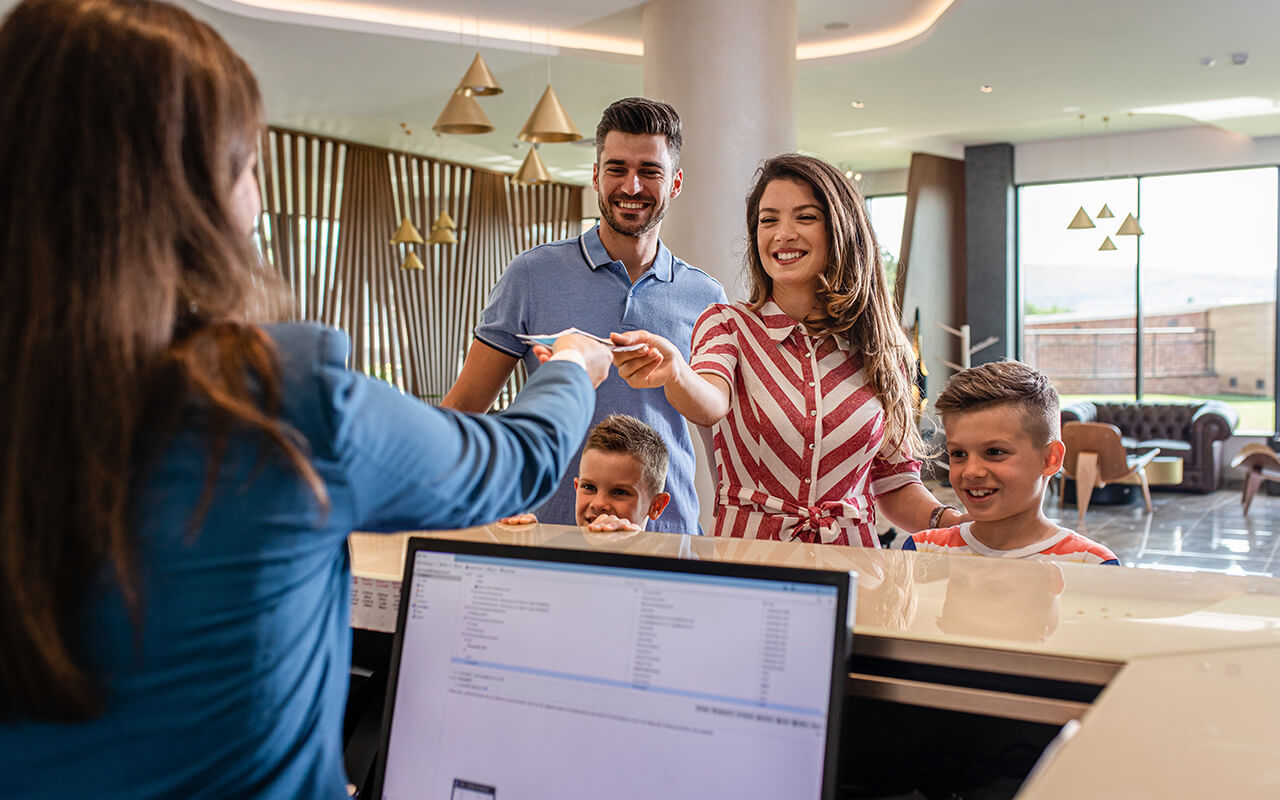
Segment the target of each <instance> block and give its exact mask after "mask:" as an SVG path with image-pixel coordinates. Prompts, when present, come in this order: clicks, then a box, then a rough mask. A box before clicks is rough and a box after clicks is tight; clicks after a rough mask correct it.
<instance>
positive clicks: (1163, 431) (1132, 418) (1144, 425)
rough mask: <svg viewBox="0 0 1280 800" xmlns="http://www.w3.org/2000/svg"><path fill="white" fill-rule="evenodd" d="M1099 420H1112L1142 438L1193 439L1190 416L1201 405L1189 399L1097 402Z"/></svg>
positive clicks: (1114, 423)
mask: <svg viewBox="0 0 1280 800" xmlns="http://www.w3.org/2000/svg"><path fill="white" fill-rule="evenodd" d="M1095 408H1097V409H1098V422H1109V423H1111V424H1112V425H1115V426H1116V427H1117V428H1119V429H1120V430H1121V431H1122V432H1123V433H1124V435H1125V436H1131V437H1133V438H1134V439H1138V440H1139V441H1144V440H1147V439H1175V440H1178V441H1191V417H1192V416H1194V415H1195V413H1196V411H1197V410H1199V408H1200V406H1199V405H1191V404H1189V403H1143V404H1142V405H1138V404H1137V403H1097V404H1095Z"/></svg>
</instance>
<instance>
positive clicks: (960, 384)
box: [933, 361, 1059, 446]
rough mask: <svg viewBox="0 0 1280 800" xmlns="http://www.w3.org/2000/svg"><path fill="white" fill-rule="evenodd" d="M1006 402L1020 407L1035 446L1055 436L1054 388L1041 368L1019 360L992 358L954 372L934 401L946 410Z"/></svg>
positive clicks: (975, 408) (967, 409)
mask: <svg viewBox="0 0 1280 800" xmlns="http://www.w3.org/2000/svg"><path fill="white" fill-rule="evenodd" d="M1004 404H1009V405H1013V406H1017V407H1018V408H1019V409H1020V410H1021V411H1022V416H1023V422H1024V426H1025V428H1026V431H1027V433H1028V434H1029V435H1030V436H1031V438H1032V440H1033V441H1034V442H1035V443H1036V445H1037V446H1044V445H1046V444H1048V443H1049V442H1051V441H1053V440H1054V439H1057V438H1058V435H1059V434H1058V427H1059V421H1058V392H1057V390H1056V389H1054V388H1053V384H1052V383H1050V382H1049V379H1048V378H1047V377H1045V375H1044V373H1043V372H1040V371H1039V370H1037V369H1035V368H1034V367H1029V366H1027V365H1026V364H1023V363H1022V362H1021V361H996V362H993V363H990V364H983V365H982V366H979V367H971V368H969V369H966V370H964V371H963V372H957V373H956V374H955V375H952V376H951V380H949V381H947V385H946V387H944V388H943V390H942V392H941V393H940V394H939V395H938V399H937V400H936V401H934V404H933V407H934V408H935V409H937V410H938V413H939V414H941V415H942V420H943V422H946V419H947V414H950V413H962V412H965V411H977V410H979V409H983V408H989V407H991V406H997V405H1004Z"/></svg>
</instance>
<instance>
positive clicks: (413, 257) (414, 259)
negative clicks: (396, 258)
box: [400, 250, 426, 269]
mask: <svg viewBox="0 0 1280 800" xmlns="http://www.w3.org/2000/svg"><path fill="white" fill-rule="evenodd" d="M400 269H426V267H425V266H423V264H422V259H420V258H418V254H417V253H415V252H413V251H412V250H410V251H409V255H407V256H405V257H404V263H403V264H401V265H400Z"/></svg>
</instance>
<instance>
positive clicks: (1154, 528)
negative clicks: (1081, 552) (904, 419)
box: [892, 486, 1280, 576]
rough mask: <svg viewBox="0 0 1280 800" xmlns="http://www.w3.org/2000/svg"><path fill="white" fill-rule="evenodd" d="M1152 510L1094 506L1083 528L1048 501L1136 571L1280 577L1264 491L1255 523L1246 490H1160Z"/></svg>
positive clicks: (1069, 510) (1279, 525)
mask: <svg viewBox="0 0 1280 800" xmlns="http://www.w3.org/2000/svg"><path fill="white" fill-rule="evenodd" d="M930 488H931V489H932V490H933V492H934V494H935V495H937V497H938V499H939V500H941V501H942V502H944V503H953V504H955V505H957V506H958V505H960V504H959V502H958V501H957V500H956V496H955V492H953V491H952V490H951V489H950V488H947V487H938V486H931V487H930ZM1151 504H1152V506H1153V507H1154V511H1153V512H1152V513H1150V514H1148V513H1147V510H1146V507H1145V506H1143V504H1142V498H1141V495H1139V496H1138V498H1137V502H1136V503H1134V504H1132V505H1127V506H1114V505H1097V504H1091V505H1090V506H1089V513H1088V514H1087V515H1086V517H1085V522H1084V524H1083V525H1081V524H1079V521H1078V518H1077V515H1076V507H1075V505H1074V504H1071V503H1068V504H1067V505H1065V506H1063V505H1060V504H1059V500H1058V496H1057V495H1056V494H1055V495H1052V496H1050V497H1048V498H1046V500H1045V512H1046V513H1047V514H1048V516H1049V518H1050V519H1053V520H1055V521H1057V522H1059V523H1060V524H1062V525H1063V526H1065V527H1068V528H1072V529H1074V530H1077V531H1079V532H1081V533H1083V534H1085V535H1086V536H1089V537H1090V538H1092V539H1094V540H1096V541H1099V542H1101V543H1103V544H1105V545H1106V546H1107V547H1109V548H1111V550H1112V551H1113V552H1114V553H1115V554H1116V556H1117V557H1118V558H1119V559H1120V563H1122V564H1125V565H1128V566H1137V567H1148V568H1151V567H1154V568H1159V569H1172V570H1197V571H1211V572H1224V573H1227V574H1230V575H1272V576H1274V575H1280V496H1277V497H1272V496H1271V495H1268V494H1267V493H1266V490H1265V489H1263V490H1261V491H1259V492H1258V494H1257V495H1256V496H1255V497H1254V498H1253V505H1252V506H1251V507H1250V509H1249V516H1248V517H1245V516H1244V514H1243V513H1241V512H1242V508H1243V507H1242V505H1241V503H1240V488H1239V487H1238V486H1237V487H1235V488H1227V489H1224V490H1222V491H1218V492H1214V493H1212V494H1187V493H1183V492H1160V491H1155V490H1153V491H1152V492H1151ZM892 546H894V547H901V542H898V541H895V542H894V543H893V545H892Z"/></svg>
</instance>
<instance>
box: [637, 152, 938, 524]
mask: <svg viewBox="0 0 1280 800" xmlns="http://www.w3.org/2000/svg"><path fill="white" fill-rule="evenodd" d="M747 231H748V247H747V268H748V272H749V275H750V283H751V297H750V300H749V301H748V302H746V303H738V304H733V305H713V306H711V307H710V308H708V309H707V310H706V311H705V312H704V313H703V315H702V317H701V318H700V319H699V320H698V323H697V325H696V326H695V327H694V332H693V347H692V357H691V359H690V360H689V361H688V362H686V361H685V360H684V359H683V358H682V357H681V355H680V351H679V350H678V349H676V348H675V347H673V346H672V345H671V343H670V342H668V341H666V340H665V339H663V338H661V337H659V336H655V335H653V334H651V333H648V332H647V331H631V332H627V333H615V334H614V335H613V339H614V341H615V342H616V343H618V344H646V345H648V347H647V348H644V349H641V350H637V351H632V352H626V353H618V354H615V357H614V358H615V362H616V363H617V365H618V372H619V373H620V374H621V375H622V376H623V377H624V378H625V379H626V380H627V382H628V383H630V384H631V385H632V386H633V387H636V388H652V387H658V386H661V387H663V389H664V391H665V392H666V396H667V399H668V400H670V402H671V404H672V405H673V406H674V407H675V408H676V409H677V410H679V411H680V413H682V414H683V415H684V416H685V417H686V418H687V419H689V420H690V421H692V422H694V423H696V424H699V425H705V426H714V427H715V437H714V441H715V460H716V471H717V476H718V485H717V493H716V508H715V533H716V535H718V536H745V537H748V538H751V537H754V538H763V539H782V540H790V539H799V540H804V541H809V542H828V543H834V544H861V545H864V546H867V547H878V546H879V539H878V538H877V537H876V535H875V520H876V516H875V512H876V508H877V507H878V508H879V509H880V511H882V512H883V513H884V514H885V516H886V517H888V519H889V520H890V521H892V522H893V523H894V524H896V525H899V526H901V527H903V528H905V529H907V530H909V531H917V530H921V529H924V528H932V527H939V526H940V525H947V524H954V522H956V521H959V520H961V519H962V518H963V516H962V514H961V512H959V511H957V510H956V509H954V508H951V507H950V506H944V505H942V504H940V503H939V502H938V501H937V500H936V499H935V498H934V496H933V495H932V494H931V493H930V492H929V491H928V490H927V489H925V488H924V485H923V484H922V483H921V482H920V464H919V462H918V461H917V460H915V459H916V457H918V456H919V455H920V454H922V452H923V445H922V443H921V440H920V434H919V431H918V430H917V428H916V420H915V410H914V403H913V401H912V397H911V381H910V378H909V377H908V376H909V375H911V374H914V372H915V364H914V363H913V360H912V353H911V347H910V344H909V343H908V342H907V339H906V337H905V335H904V334H903V332H902V328H901V327H900V326H899V324H898V321H897V318H896V315H895V314H894V310H893V302H892V300H891V299H890V297H889V290H888V287H887V285H886V282H885V277H884V269H883V267H882V265H881V262H880V252H879V247H878V246H877V244H876V239H875V234H874V233H873V232H872V230H871V223H870V219H869V218H868V216H867V211H866V207H865V206H864V204H863V202H862V198H861V197H860V196H859V195H858V193H857V190H855V189H854V188H853V185H852V184H850V183H849V181H848V180H847V179H845V177H844V176H843V175H842V174H841V173H840V172H839V170H837V169H836V168H835V167H832V166H831V165H830V164H827V163H826V162H824V161H821V160H819V159H816V158H812V157H809V156H803V155H797V154H786V155H780V156H776V157H774V158H771V159H769V160H768V161H766V162H765V163H764V165H763V166H762V167H761V168H760V170H759V172H758V173H757V175H756V180H755V185H754V186H753V187H752V189H751V192H750V194H749V195H748V196H747Z"/></svg>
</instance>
